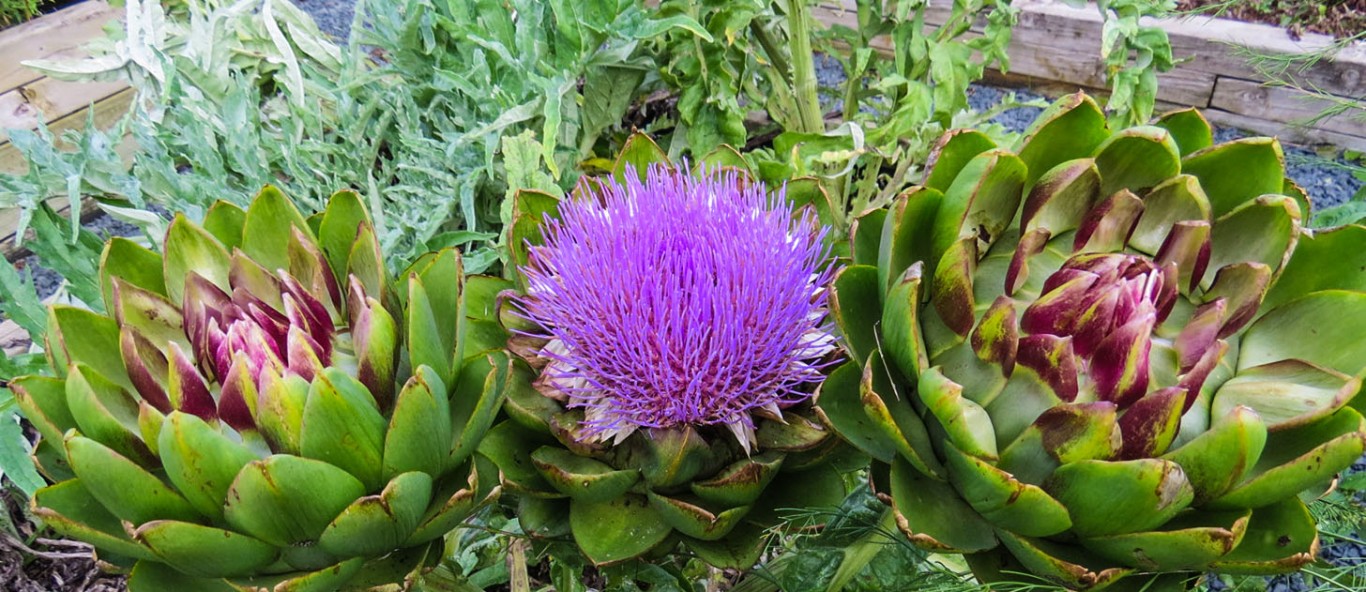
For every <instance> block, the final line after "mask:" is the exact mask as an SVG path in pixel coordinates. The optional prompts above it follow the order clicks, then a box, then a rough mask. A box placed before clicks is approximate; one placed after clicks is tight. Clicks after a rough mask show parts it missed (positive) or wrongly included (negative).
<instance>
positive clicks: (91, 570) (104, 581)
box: [0, 489, 126, 592]
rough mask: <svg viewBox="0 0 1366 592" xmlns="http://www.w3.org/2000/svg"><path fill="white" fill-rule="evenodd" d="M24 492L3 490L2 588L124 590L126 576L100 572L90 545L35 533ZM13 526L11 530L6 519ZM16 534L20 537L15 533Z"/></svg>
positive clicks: (24, 591) (20, 591)
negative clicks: (26, 509) (27, 511)
mask: <svg viewBox="0 0 1366 592" xmlns="http://www.w3.org/2000/svg"><path fill="white" fill-rule="evenodd" d="M22 498H23V494H20V493H16V492H15V491H14V490H12V489H6V490H0V512H4V516H0V590H4V591H5V592H57V591H61V592H123V591H124V590H125V589H126V588H125V587H124V582H123V577H121V576H116V575H110V574H107V573H104V572H103V571H101V570H100V569H99V568H98V567H97V566H96V565H95V561H94V559H92V558H91V555H90V546H89V545H86V544H85V543H78V542H75V541H68V540H59V539H56V538H47V537H46V536H44V534H45V533H42V532H36V531H35V529H36V527H35V525H34V524H33V522H32V521H30V520H29V519H28V516H27V514H26V512H24V510H23V508H24V505H25V503H26V502H25V500H24V499H22ZM6 518H7V519H8V520H9V523H10V524H12V525H13V527H14V531H13V532H11V531H10V530H9V528H6V527H5V526H6V525H5V524H4V520H5V519H6ZM16 534H17V536H16Z"/></svg>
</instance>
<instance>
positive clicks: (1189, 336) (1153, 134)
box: [816, 94, 1366, 589]
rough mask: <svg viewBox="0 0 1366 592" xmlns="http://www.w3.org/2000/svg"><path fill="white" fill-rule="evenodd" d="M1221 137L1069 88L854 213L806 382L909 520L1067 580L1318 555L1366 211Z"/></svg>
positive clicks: (1363, 357) (1353, 325) (1177, 575)
mask: <svg viewBox="0 0 1366 592" xmlns="http://www.w3.org/2000/svg"><path fill="white" fill-rule="evenodd" d="M1211 144H1212V135H1211V132H1210V127H1209V125H1208V124H1207V123H1206V122H1205V121H1204V119H1203V117H1202V116H1200V115H1199V114H1198V113H1197V112H1195V111H1182V112H1177V113H1173V114H1170V115H1168V116H1165V117H1164V118H1162V119H1161V120H1160V121H1158V122H1157V124H1156V125H1153V126H1140V127H1134V128H1131V129H1124V130H1119V131H1113V132H1112V131H1110V130H1108V129H1107V127H1106V124H1105V117H1104V115H1103V113H1102V112H1101V110H1100V109H1099V108H1098V107H1097V106H1096V104H1095V103H1094V102H1093V101H1092V100H1091V99H1090V98H1088V97H1086V96H1084V95H1080V94H1079V95H1073V96H1069V97H1065V98H1064V99H1062V100H1060V101H1058V102H1057V103H1055V104H1054V105H1053V106H1052V107H1050V108H1049V109H1048V110H1046V111H1045V112H1044V113H1043V114H1042V115H1041V116H1040V118H1039V120H1038V121H1036V122H1035V124H1034V125H1033V126H1032V127H1031V129H1030V130H1029V131H1028V132H1027V133H1026V135H1025V137H1024V139H1023V140H1022V142H1021V144H1020V146H1019V148H1018V150H1017V151H1014V152H1012V151H1010V150H1006V149H1002V148H998V147H996V146H994V145H993V143H992V141H991V140H989V139H988V138H987V137H986V136H984V135H982V134H980V133H977V132H973V131H957V132H951V133H949V134H948V135H946V136H945V137H944V138H943V139H941V140H940V142H939V143H938V146H937V149H936V151H935V155H934V157H933V158H932V166H931V167H930V169H929V172H928V174H927V176H926V178H925V181H924V183H923V185H919V186H914V187H911V188H909V189H906V190H905V191H904V192H902V193H901V194H900V195H899V196H898V198H897V199H896V200H895V202H894V203H893V204H892V205H891V206H890V207H889V208H887V209H883V210H874V211H869V212H866V213H864V214H862V215H861V216H860V217H859V219H858V221H857V226H856V229H855V230H854V232H853V236H852V257H853V261H854V263H855V264H854V265H852V266H849V267H846V268H845V269H843V270H842V271H841V273H840V274H839V276H838V277H837V278H836V279H835V281H834V284H833V288H832V295H831V305H830V306H831V314H832V316H833V317H834V319H835V322H836V324H837V326H838V328H839V331H840V333H841V335H842V337H843V339H844V342H845V344H846V346H847V348H848V350H849V352H850V357H851V360H850V361H849V362H848V363H847V364H845V365H843V366H841V367H839V368H838V369H835V370H834V371H833V372H832V374H831V376H830V377H829V379H828V380H827V381H826V382H825V384H824V386H823V387H822V389H821V391H820V393H819V394H818V396H817V399H816V402H817V408H818V410H819V411H820V412H821V414H822V415H823V417H824V418H825V419H826V420H827V421H828V422H829V424H830V425H832V426H833V427H834V428H835V429H836V430H837V431H839V432H840V433H841V434H842V435H843V436H845V437H846V438H848V439H849V440H850V441H851V442H852V443H854V444H855V445H857V446H859V447H860V448H862V449H863V450H865V451H866V452H867V453H868V454H870V455H872V456H873V458H874V459H875V461H876V462H875V463H874V468H873V471H872V472H871V475H872V483H873V486H874V489H875V491H876V492H877V493H878V495H879V497H880V498H881V499H883V500H884V501H885V502H887V503H889V504H890V505H891V507H892V510H893V511H894V513H895V514H894V517H895V519H896V522H897V524H898V526H899V527H900V530H901V531H903V533H904V534H905V536H907V537H909V539H910V540H911V541H912V542H914V543H916V544H918V545H920V546H922V547H925V548H927V549H931V550H934V551H937V552H953V553H964V554H967V555H966V557H967V560H968V562H969V564H970V565H971V566H972V567H973V569H974V571H975V572H976V573H977V574H978V575H979V577H981V578H983V579H984V580H988V581H990V580H993V579H996V578H998V577H1000V576H1001V573H1002V572H1004V571H1014V572H1020V571H1024V572H1030V573H1033V574H1035V575H1037V576H1039V577H1042V578H1045V579H1047V580H1049V581H1051V582H1053V583H1056V584H1060V585H1063V586H1066V587H1069V588H1074V589H1087V588H1102V587H1106V586H1109V585H1111V584H1113V583H1115V582H1117V581H1120V580H1121V579H1122V578H1125V577H1126V576H1130V575H1135V574H1144V575H1145V577H1149V578H1160V579H1157V580H1151V582H1155V583H1159V584H1167V583H1170V584H1173V585H1176V584H1178V583H1179V582H1182V581H1186V580H1188V579H1189V578H1190V577H1192V576H1191V575H1190V573H1189V572H1201V571H1209V570H1213V571H1219V572H1227V573H1242V574H1274V573H1283V572H1288V571H1293V570H1295V569H1298V568H1299V567H1301V566H1303V565H1305V564H1306V563H1308V562H1309V561H1311V560H1313V559H1314V556H1315V554H1316V551H1317V546H1318V538H1317V530H1316V528H1315V523H1314V520H1313V519H1312V517H1311V515H1310V513H1309V511H1308V510H1307V509H1306V506H1305V501H1306V500H1312V499H1313V498H1314V497H1316V496H1317V495H1320V494H1322V493H1323V492H1324V491H1325V490H1326V488H1328V487H1331V484H1332V482H1333V480H1334V478H1335V475H1336V474H1337V473H1338V472H1339V471H1340V470H1342V469H1344V468H1346V467H1347V466H1349V465H1350V464H1352V462H1353V461H1354V460H1356V459H1357V458H1358V457H1360V456H1361V455H1362V452H1363V445H1364V444H1366V424H1364V423H1363V419H1362V416H1361V414H1360V413H1359V411H1358V409H1359V408H1360V398H1358V397H1357V394H1358V391H1360V390H1361V386H1362V378H1361V377H1362V375H1363V369H1366V340H1363V339H1361V336H1362V335H1363V334H1366V272H1363V270H1366V259H1364V258H1366V228H1363V227H1361V226H1349V227H1343V228H1338V229H1335V230H1328V231H1320V232H1311V231H1309V230H1306V229H1303V228H1301V226H1300V220H1301V217H1302V215H1303V214H1304V213H1305V212H1306V208H1307V207H1308V203H1307V200H1306V198H1305V196H1304V193H1303V192H1302V191H1301V190H1299V189H1298V188H1296V187H1295V186H1294V185H1293V184H1292V183H1290V182H1289V181H1288V180H1287V179H1286V178H1285V172H1284V165H1283V157H1282V153H1281V149H1280V147H1279V145H1278V144H1277V142H1276V140H1274V139H1268V138H1248V139H1240V140H1234V141H1231V142H1228V143H1224V144H1219V145H1211ZM1132 581H1134V580H1130V582H1132ZM1145 581H1149V580H1145Z"/></svg>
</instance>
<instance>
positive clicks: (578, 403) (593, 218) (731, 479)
mask: <svg viewBox="0 0 1366 592" xmlns="http://www.w3.org/2000/svg"><path fill="white" fill-rule="evenodd" d="M717 158H725V160H716V159H712V160H709V161H707V164H704V165H699V167H698V170H696V171H693V172H691V173H690V172H688V171H685V170H682V169H676V168H674V167H673V166H672V165H670V164H669V163H668V161H667V160H666V159H665V157H664V154H663V153H662V151H660V150H659V148H658V146H656V145H655V144H654V142H653V141H651V140H650V139H649V138H647V137H645V136H641V135H637V136H635V137H633V138H632V139H631V140H630V141H629V142H628V144H627V146H626V148H625V150H624V152H623V154H622V156H621V157H620V159H619V161H618V163H617V166H616V174H615V175H613V176H610V177H598V178H586V179H585V180H584V181H583V182H582V183H581V184H580V185H579V187H578V188H577V189H576V190H575V192H574V193H573V194H572V195H571V196H570V197H569V198H567V199H565V200H564V201H560V200H558V199H557V198H555V197H552V196H550V195H546V194H543V193H537V192H531V191H522V192H520V193H519V194H518V195H517V196H516V202H515V204H514V215H515V217H514V219H513V223H512V224H511V225H510V226H509V241H508V242H509V247H510V250H511V254H512V260H513V264H514V271H515V276H516V281H518V282H519V286H520V289H518V290H516V291H510V292H508V293H507V294H505V297H504V298H503V299H502V300H501V303H502V306H501V308H500V317H501V318H502V319H503V321H504V323H505V326H506V327H507V329H508V330H509V333H510V334H511V335H510V337H509V347H510V349H511V350H512V351H514V352H516V353H517V354H518V355H519V356H521V357H522V358H523V360H524V362H525V366H522V369H523V371H524V372H526V373H528V375H531V374H532V373H534V376H535V379H534V380H533V381H514V388H513V389H512V390H511V391H510V392H509V394H508V399H507V403H506V405H505V407H504V408H505V410H506V412H507V415H508V417H509V419H508V420H507V421H506V422H504V423H501V424H499V425H496V426H494V427H493V429H492V430H490V432H489V434H488V437H487V438H486V440H485V442H484V444H483V445H482V446H481V448H480V450H481V451H482V452H485V453H486V454H487V455H488V456H489V457H490V458H492V459H493V460H494V461H495V462H497V464H498V465H499V467H500V468H501V469H502V471H503V483H504V485H505V487H506V488H507V489H508V491H509V492H516V493H517V494H518V501H517V511H518V516H519V518H520V524H521V526H522V527H523V528H524V529H525V530H526V531H527V532H529V533H531V534H533V535H536V536H543V537H552V536H563V535H566V534H567V535H572V537H573V539H574V541H575V542H576V543H577V545H578V547H579V549H580V550H581V551H582V553H583V554H584V555H585V556H586V557H587V558H588V559H590V560H591V561H593V562H594V563H596V564H599V565H604V564H613V563H619V562H622V561H626V560H630V559H633V558H637V557H640V556H642V555H644V554H646V553H650V552H652V551H653V552H659V553H667V552H669V551H671V550H672V549H674V548H676V547H677V546H678V545H679V543H682V544H683V545H684V546H686V548H687V549H689V550H690V551H691V552H692V553H695V554H696V555H697V556H698V557H700V558H701V559H703V560H704V561H706V562H708V563H710V564H712V565H715V566H724V567H734V568H748V567H750V566H751V565H752V564H753V563H754V562H755V561H756V560H757V559H758V556H759V553H760V552H761V551H762V549H763V545H764V544H765V543H766V539H765V531H766V530H767V529H769V528H770V527H772V526H773V525H775V524H777V523H778V522H779V516H778V511H779V510H780V509H783V508H793V507H809V506H825V505H832V506H833V505H836V504H838V502H839V501H840V499H841V498H842V497H843V495H844V485H843V481H842V478H841V476H840V475H839V473H838V471H837V470H836V468H835V466H836V465H835V464H833V462H832V461H833V459H836V458H837V457H839V456H840V455H839V453H840V452H845V453H847V454H846V456H848V455H850V454H857V451H855V450H853V449H852V448H849V447H847V446H845V445H843V444H842V443H841V442H840V440H839V439H838V438H836V437H834V435H833V434H832V433H830V432H829V431H828V430H827V429H826V428H825V427H824V426H822V425H821V424H820V423H819V422H818V421H817V420H816V419H815V417H814V415H812V411H811V406H810V398H811V393H812V391H813V390H814V386H815V385H816V384H818V383H819V382H820V381H821V380H822V379H823V378H824V370H825V369H826V368H827V367H828V366H829V365H830V363H831V361H832V359H833V358H832V356H833V355H834V353H835V350H836V345H835V340H834V336H833V334H832V328H831V327H829V323H828V320H827V315H826V311H825V301H826V290H827V286H828V280H829V278H830V277H831V267H830V263H831V260H830V258H829V257H828V247H827V246H826V245H825V244H824V242H823V240H822V239H823V236H824V234H823V231H822V230H821V227H820V225H819V224H818V223H817V222H816V218H815V215H814V214H813V213H812V211H811V210H809V209H800V210H798V209H796V208H794V207H793V206H791V205H790V204H789V203H788V202H787V201H786V200H785V199H784V197H783V195H784V193H783V191H782V190H778V191H775V192H773V193H770V192H768V191H767V190H766V188H765V187H764V186H762V185H761V184H757V183H754V182H753V181H752V180H751V177H750V176H749V175H748V174H747V173H746V172H745V171H743V170H741V169H739V168H737V167H738V166H740V165H742V163H743V161H742V160H741V159H740V158H739V155H738V154H736V153H734V151H728V152H726V153H725V154H724V155H722V156H719V157H717ZM723 162H728V163H730V164H732V165H734V166H730V167H723V166H722V163H723ZM813 187H815V186H814V185H813V184H802V185H801V186H790V187H789V189H790V190H792V191H794V192H800V191H806V190H810V189H812V188H813Z"/></svg>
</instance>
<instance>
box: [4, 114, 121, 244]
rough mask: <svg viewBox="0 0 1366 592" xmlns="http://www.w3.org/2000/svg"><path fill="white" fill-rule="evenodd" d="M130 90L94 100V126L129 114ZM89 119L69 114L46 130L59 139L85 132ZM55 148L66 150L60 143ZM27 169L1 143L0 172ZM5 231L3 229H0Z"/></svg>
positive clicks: (9, 147) (13, 150)
mask: <svg viewBox="0 0 1366 592" xmlns="http://www.w3.org/2000/svg"><path fill="white" fill-rule="evenodd" d="M133 98H134V92H133V89H131V88H127V87H124V88H123V90H116V91H115V92H113V93H112V94H109V95H108V96H105V97H103V98H100V99H98V100H96V101H95V102H94V104H93V108H94V118H95V125H96V126H97V127H99V128H101V129H107V128H109V127H110V126H112V125H114V124H115V123H116V122H118V120H119V118H121V117H123V116H124V115H126V114H127V113H128V109H129V107H131V106H132V104H133ZM90 117H91V112H90V111H89V110H88V109H84V108H83V109H80V110H79V111H76V112H73V113H69V114H67V115H65V116H63V117H61V118H60V119H57V120H55V121H49V122H48V124H47V129H48V131H50V132H52V135H54V136H56V137H58V138H60V137H61V135H62V132H64V131H66V130H70V129H85V126H86V123H87V122H88V120H89V118H90ZM57 145H58V147H65V144H64V143H62V142H61V141H60V140H59V141H58V144H57ZM120 152H121V153H123V154H124V156H125V157H128V156H131V155H132V152H131V150H130V151H127V152H124V149H123V147H122V146H121V147H120ZM27 170H28V163H27V162H26V161H24V158H23V155H22V154H21V153H20V152H19V149H18V148H15V147H14V145H13V144H11V143H9V142H2V143H0V172H2V173H21V174H22V173H24V172H26V171H27ZM0 228H4V226H0Z"/></svg>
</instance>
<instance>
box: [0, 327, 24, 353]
mask: <svg viewBox="0 0 1366 592" xmlns="http://www.w3.org/2000/svg"><path fill="white" fill-rule="evenodd" d="M30 343H31V341H30V340H29V337H28V331H25V330H24V329H23V327H20V326H19V324H18V323H15V322H14V321H5V322H3V323H0V351H4V352H5V355H7V356H14V355H18V354H22V353H24V352H27V351H28V348H29V344H30Z"/></svg>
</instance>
